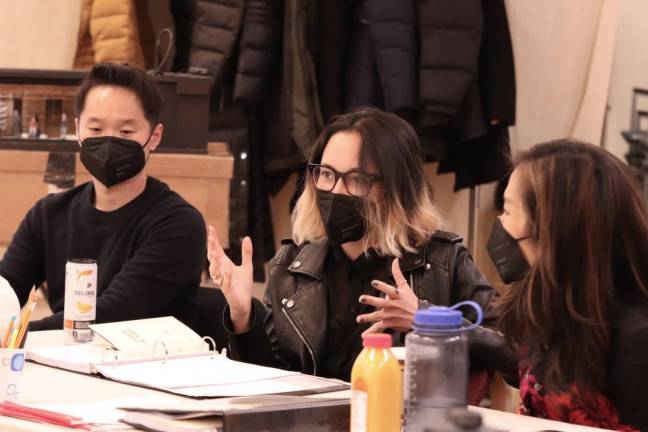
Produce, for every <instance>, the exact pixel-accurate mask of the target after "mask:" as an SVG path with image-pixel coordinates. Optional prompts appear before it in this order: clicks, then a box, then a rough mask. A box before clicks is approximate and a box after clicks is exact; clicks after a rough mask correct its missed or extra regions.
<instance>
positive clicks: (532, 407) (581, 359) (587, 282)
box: [488, 140, 648, 430]
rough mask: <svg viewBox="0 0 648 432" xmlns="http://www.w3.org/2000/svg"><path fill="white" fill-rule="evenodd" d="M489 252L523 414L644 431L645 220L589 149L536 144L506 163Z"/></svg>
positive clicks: (618, 177) (634, 191) (622, 174)
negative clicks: (500, 289) (504, 286)
mask: <svg viewBox="0 0 648 432" xmlns="http://www.w3.org/2000/svg"><path fill="white" fill-rule="evenodd" d="M504 202H505V204H504V213H503V214H502V215H501V216H500V218H499V220H498V221H497V222H496V225H495V227H494V228H493V233H492V234H491V238H490V241H489V244H488V249H489V252H490V254H491V257H492V258H493V261H494V262H495V265H496V267H497V269H498V271H499V273H500V275H501V276H502V279H503V280H504V281H505V282H507V283H510V286H509V287H508V290H507V292H506V293H505V294H504V295H503V296H502V298H501V304H500V306H501V307H500V309H498V313H499V315H500V321H499V322H500V329H501V331H502V333H503V334H504V336H505V338H506V339H507V341H508V344H509V346H510V347H513V348H514V350H515V352H516V353H517V354H518V356H519V358H520V363H519V372H520V394H521V397H522V411H523V412H524V413H527V414H530V415H534V416H540V417H546V418H550V419H555V420H561V421H568V422H572V423H578V424H584V425H590V426H597V427H602V428H606V429H615V430H636V429H641V430H648V402H647V401H648V399H647V398H646V390H647V389H648V373H647V372H646V370H647V369H648V350H646V346H648V213H647V211H646V203H645V202H644V200H643V198H642V196H641V194H640V192H639V190H638V188H637V186H636V184H635V179H634V178H633V177H632V174H631V172H630V170H629V169H628V167H627V166H626V165H625V164H623V163H622V162H621V161H620V160H619V159H617V158H616V157H614V156H612V155H611V154H610V153H608V152H607V151H605V150H604V149H602V148H600V147H596V146H593V145H590V144H585V143H579V142H574V141H569V140H562V141H554V142H549V143H545V144H540V145H537V146H535V147H533V148H531V149H530V150H529V151H527V152H525V153H523V154H521V155H520V156H519V158H518V160H517V162H516V163H515V169H514V171H513V173H512V175H511V178H510V182H509V185H508V187H507V189H506V192H505V195H504Z"/></svg>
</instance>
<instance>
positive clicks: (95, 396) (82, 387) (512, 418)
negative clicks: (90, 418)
mask: <svg viewBox="0 0 648 432" xmlns="http://www.w3.org/2000/svg"><path fill="white" fill-rule="evenodd" d="M61 343H62V331H47V332H34V333H32V334H30V335H29V338H28V340H27V347H28V348H29V347H43V346H51V345H59V344H61ZM23 374H24V376H23V380H22V385H21V390H20V400H19V402H21V403H26V404H52V403H61V404H77V403H83V402H100V401H110V400H116V399H122V398H127V397H144V396H150V395H155V396H156V397H163V398H167V399H168V400H170V401H172V400H182V399H184V398H183V397H181V396H176V395H172V394H169V393H165V392H158V391H155V390H149V389H145V388H142V387H137V386H131V385H127V384H120V383H117V382H113V381H109V380H106V379H103V378H97V377H93V376H88V375H83V374H77V373H73V372H67V371H64V370H60V369H56V368H51V367H48V366H42V365H38V364H35V363H31V362H28V363H27V364H26V365H25V369H24V371H23ZM327 396H329V397H340V396H342V397H348V396H349V392H348V391H343V392H335V393H330V394H328V395H327ZM318 397H322V395H318ZM470 409H471V410H474V411H476V412H479V413H480V414H482V418H483V421H484V424H486V425H487V426H491V427H495V428H499V429H503V430H509V431H516V432H517V431H520V432H537V431H541V430H556V431H564V432H572V431H573V432H586V431H600V430H602V429H595V428H588V427H584V426H575V425H571V424H567V423H560V422H554V421H549V420H542V419H537V418H533V417H527V416H521V415H516V414H512V413H506V412H502V411H495V410H490V409H485V408H478V407H470ZM72 430H74V429H66V428H57V427H54V426H51V425H41V424H38V423H34V422H28V421H23V420H18V419H13V418H9V417H3V416H0V431H2V432H9V431H12V432H13V431H31V432H44V431H72Z"/></svg>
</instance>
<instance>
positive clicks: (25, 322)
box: [14, 288, 38, 348]
mask: <svg viewBox="0 0 648 432" xmlns="http://www.w3.org/2000/svg"><path fill="white" fill-rule="evenodd" d="M37 299H38V298H37V297H36V290H35V289H34V288H32V290H31V292H30V293H29V300H28V303H27V307H26V308H25V310H24V311H23V316H22V319H21V320H20V330H19V331H18V339H17V340H16V346H14V348H20V346H21V345H22V341H23V338H24V337H25V333H26V332H27V327H28V326H29V317H30V316H31V314H32V312H34V308H35V307H36V300H37Z"/></svg>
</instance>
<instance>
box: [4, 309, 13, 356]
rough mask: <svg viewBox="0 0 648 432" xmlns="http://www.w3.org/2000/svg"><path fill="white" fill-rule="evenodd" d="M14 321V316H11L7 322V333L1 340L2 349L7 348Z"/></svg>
mask: <svg viewBox="0 0 648 432" xmlns="http://www.w3.org/2000/svg"><path fill="white" fill-rule="evenodd" d="M14 321H16V315H14V316H12V317H11V319H10V320H9V326H8V327H7V331H6V332H5V335H4V337H3V338H2V348H9V336H11V332H12V331H13V325H14Z"/></svg>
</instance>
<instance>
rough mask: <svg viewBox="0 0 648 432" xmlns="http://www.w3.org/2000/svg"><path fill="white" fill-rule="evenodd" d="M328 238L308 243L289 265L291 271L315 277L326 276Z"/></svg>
mask: <svg viewBox="0 0 648 432" xmlns="http://www.w3.org/2000/svg"><path fill="white" fill-rule="evenodd" d="M328 249H329V242H328V239H326V238H322V239H319V240H316V241H314V242H312V243H306V244H305V245H304V246H302V248H301V250H300V251H299V253H298V254H297V256H296V257H295V259H293V260H292V262H291V263H290V265H289V266H288V272H289V273H300V274H305V275H307V276H310V277H312V278H315V279H321V278H323V277H324V273H325V268H324V267H325V265H326V255H327V252H328Z"/></svg>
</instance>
